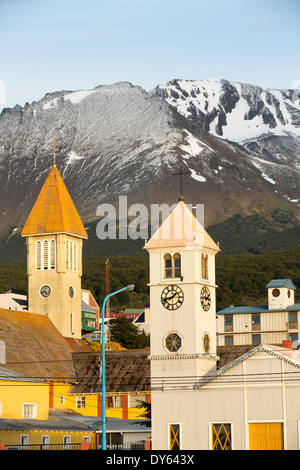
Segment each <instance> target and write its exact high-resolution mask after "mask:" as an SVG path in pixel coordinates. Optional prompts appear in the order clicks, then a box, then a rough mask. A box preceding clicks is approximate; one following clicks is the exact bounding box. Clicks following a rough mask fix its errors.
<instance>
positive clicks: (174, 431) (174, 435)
mask: <svg viewBox="0 0 300 470" xmlns="http://www.w3.org/2000/svg"><path fill="white" fill-rule="evenodd" d="M169 440H170V443H169V450H180V424H170V425H169Z"/></svg>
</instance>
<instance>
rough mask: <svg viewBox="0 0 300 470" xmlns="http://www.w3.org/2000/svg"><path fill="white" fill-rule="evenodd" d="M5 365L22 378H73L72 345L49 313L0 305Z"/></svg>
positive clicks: (0, 327)
mask: <svg viewBox="0 0 300 470" xmlns="http://www.w3.org/2000/svg"><path fill="white" fill-rule="evenodd" d="M0 340H2V341H3V342H4V343H5V354H6V363H5V364H3V366H4V367H5V368H7V369H10V370H14V371H16V372H18V373H19V374H21V376H23V377H34V378H40V379H56V380H62V381H68V380H74V379H75V377H76V374H75V369H74V366H73V359H72V353H73V351H74V350H73V349H72V347H71V346H70V345H69V344H68V343H67V341H66V340H65V339H64V338H63V337H62V336H61V334H60V333H59V332H58V330H57V329H56V328H55V327H54V326H53V324H52V323H51V321H50V320H49V318H48V317H47V316H46V315H39V314H36V313H30V312H21V311H17V310H7V309H2V308H0Z"/></svg>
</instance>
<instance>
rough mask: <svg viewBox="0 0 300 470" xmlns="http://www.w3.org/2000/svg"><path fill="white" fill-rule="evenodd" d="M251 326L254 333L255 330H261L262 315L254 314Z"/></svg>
mask: <svg viewBox="0 0 300 470" xmlns="http://www.w3.org/2000/svg"><path fill="white" fill-rule="evenodd" d="M251 325H252V331H254V330H260V329H261V328H260V314H259V313H253V314H252V316H251Z"/></svg>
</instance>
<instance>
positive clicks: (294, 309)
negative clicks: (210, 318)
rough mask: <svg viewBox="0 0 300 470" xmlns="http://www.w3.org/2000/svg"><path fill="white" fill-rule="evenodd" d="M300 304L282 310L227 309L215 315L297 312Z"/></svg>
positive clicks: (258, 307)
mask: <svg viewBox="0 0 300 470" xmlns="http://www.w3.org/2000/svg"><path fill="white" fill-rule="evenodd" d="M299 311H300V304H293V305H291V306H290V307H286V308H282V309H270V310H269V309H268V306H267V305H261V306H254V307H227V308H224V309H223V310H219V311H218V313H217V315H231V314H233V315H234V314H239V313H267V312H268V313H275V312H299Z"/></svg>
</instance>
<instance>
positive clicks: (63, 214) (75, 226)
mask: <svg viewBox="0 0 300 470" xmlns="http://www.w3.org/2000/svg"><path fill="white" fill-rule="evenodd" d="M54 147H55V141H54ZM56 148H57V147H56ZM54 154H55V150H54ZM42 233H44V234H45V233H68V234H70V235H75V236H78V237H81V238H88V236H87V233H86V231H85V228H84V226H83V224H82V221H81V219H80V217H79V214H78V212H77V210H76V207H75V205H74V203H73V201H72V198H71V196H70V194H69V192H68V190H67V188H66V186H65V183H64V181H63V179H62V177H61V175H60V173H59V171H58V169H57V168H56V165H55V163H54V166H53V167H52V168H51V170H50V173H49V175H48V177H47V179H46V181H45V183H44V185H43V187H42V189H41V192H40V194H39V196H38V198H37V200H36V203H35V205H34V206H33V208H32V210H31V213H30V214H29V217H28V219H27V222H26V224H25V226H24V228H23V230H22V236H23V237H27V236H30V235H39V234H42Z"/></svg>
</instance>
